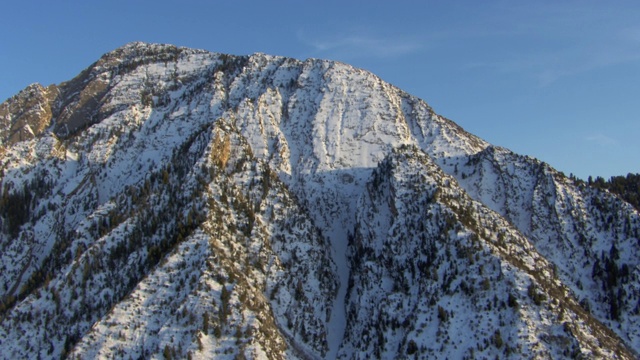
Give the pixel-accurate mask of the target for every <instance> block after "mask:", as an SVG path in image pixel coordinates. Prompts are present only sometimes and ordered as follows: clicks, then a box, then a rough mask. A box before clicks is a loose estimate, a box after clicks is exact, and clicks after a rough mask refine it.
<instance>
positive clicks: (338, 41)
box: [298, 31, 423, 60]
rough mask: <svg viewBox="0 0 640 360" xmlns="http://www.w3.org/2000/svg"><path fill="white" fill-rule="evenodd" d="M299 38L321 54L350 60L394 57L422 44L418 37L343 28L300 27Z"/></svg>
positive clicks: (414, 49)
mask: <svg viewBox="0 0 640 360" xmlns="http://www.w3.org/2000/svg"><path fill="white" fill-rule="evenodd" d="M298 39H299V40H300V41H301V42H303V43H305V44H306V45H307V46H310V47H311V48H312V49H313V51H314V52H315V53H316V54H318V55H321V56H323V57H329V58H340V59H347V60H348V59H354V58H361V57H375V58H394V57H400V56H404V55H407V54H411V53H414V52H416V51H419V50H421V49H422V48H423V44H422V43H421V42H419V41H417V40H416V39H411V38H408V37H401V36H389V35H379V34H374V33H368V32H363V31H344V32H342V33H335V34H330V35H313V36H310V35H308V34H306V33H305V32H303V31H299V32H298Z"/></svg>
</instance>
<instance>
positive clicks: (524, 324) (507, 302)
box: [0, 43, 640, 358]
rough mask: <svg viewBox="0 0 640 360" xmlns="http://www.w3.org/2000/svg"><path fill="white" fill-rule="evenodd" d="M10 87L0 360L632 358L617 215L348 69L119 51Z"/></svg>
mask: <svg viewBox="0 0 640 360" xmlns="http://www.w3.org/2000/svg"><path fill="white" fill-rule="evenodd" d="M28 89H30V90H25V91H23V92H21V93H19V94H18V95H16V96H14V97H12V98H11V99H9V100H7V102H5V103H3V104H1V105H0V124H2V133H1V134H0V135H1V139H2V160H1V163H0V166H1V168H2V188H3V194H2V195H3V196H2V202H1V203H0V209H1V210H2V211H1V212H0V215H1V216H2V228H3V231H2V234H1V238H0V239H1V244H0V245H1V246H2V249H3V252H2V255H1V256H2V260H1V263H0V264H1V265H0V266H2V269H1V270H2V271H1V272H2V274H3V275H2V278H1V280H2V283H1V284H0V291H1V293H0V296H1V297H2V312H1V314H2V315H1V316H2V320H1V321H2V327H1V328H0V339H3V341H2V344H3V345H1V347H2V348H3V353H6V354H12V355H13V356H16V357H26V355H28V354H31V355H33V354H35V353H37V354H38V355H39V356H43V357H60V356H78V357H87V356H89V357H109V356H114V355H116V356H123V357H124V356H126V355H127V354H128V355H129V356H132V357H160V356H164V357H165V358H167V357H171V356H174V357H175V356H177V357H187V356H191V357H195V358H206V357H211V356H219V357H223V356H228V357H234V356H245V357H251V358H336V357H338V358H357V357H359V356H366V357H370V356H378V357H379V356H384V357H409V356H422V357H442V358H444V357H446V356H455V357H468V358H473V357H481V356H490V357H495V356H506V357H517V356H522V355H525V354H532V356H534V357H539V358H544V357H549V356H557V357H570V356H576V355H578V354H580V353H582V354H583V355H584V356H592V357H605V356H606V357H619V358H634V357H636V356H637V351H638V350H639V349H640V333H638V330H637V329H638V328H640V326H638V325H640V324H639V323H638V320H639V319H638V315H639V314H640V277H639V276H640V267H639V264H640V260H639V258H638V254H639V252H638V251H637V250H639V249H638V247H640V240H639V239H640V217H639V215H638V212H637V211H636V210H635V209H633V208H632V207H631V206H630V205H628V204H625V203H624V202H623V201H621V200H620V199H618V198H617V197H614V196H612V195H609V194H608V193H606V192H602V191H599V190H597V189H593V188H591V187H588V186H584V185H582V186H580V185H576V184H574V183H573V182H572V181H570V180H569V179H567V178H566V177H564V176H563V175H562V174H561V173H559V172H557V171H556V170H554V169H552V168H551V167H549V166H548V165H547V164H545V163H543V162H540V161H538V160H536V159H533V158H530V157H525V156H521V155H517V154H514V153H512V152H510V151H509V150H507V149H504V148H500V147H496V146H493V145H491V144H488V143H487V142H485V141H484V140H482V139H480V138H478V137H476V136H474V135H472V134H469V133H467V132H466V131H464V130H463V129H462V128H461V127H459V126H458V125H457V124H455V123H454V122H452V121H450V120H448V119H445V118H443V117H441V116H439V115H437V114H435V112H434V111H433V109H432V108H431V107H429V106H428V105H427V104H426V103H425V102H424V101H422V100H420V99H418V98H416V97H413V96H411V95H409V94H407V93H406V92H404V91H402V90H400V89H398V88H396V87H394V86H392V85H389V84H387V83H385V82H383V81H382V80H381V79H380V78H378V77H377V76H375V75H373V74H370V73H368V72H366V71H364V70H360V69H355V68H353V67H351V66H349V65H347V64H343V63H338V62H331V61H327V60H319V59H308V60H305V61H300V60H295V59H289V58H285V57H277V56H270V55H266V54H260V53H257V54H254V55H250V56H231V55H224V54H217V53H210V52H207V51H204V50H193V49H187V48H178V47H175V46H172V45H158V44H145V43H131V44H127V45H125V46H124V47H122V48H119V49H116V50H114V51H112V52H109V53H107V54H105V55H104V56H102V57H101V58H100V59H99V60H98V61H97V62H95V63H94V64H92V65H91V66H90V67H89V68H87V69H86V70H84V71H83V72H81V73H80V75H78V76H77V77H76V78H74V79H72V80H71V81H69V82H66V83H62V84H60V85H54V86H50V87H48V88H44V87H42V86H31V87H29V88H28ZM53 95H55V96H53ZM25 108H26V109H27V111H24V109H25ZM47 109H48V110H47ZM34 114H35V115H34ZM27 127H29V129H31V131H30V132H29V131H26V130H23V129H26V128H27ZM33 129H36V130H35V131H34V130H33ZM391 164H396V165H393V166H391ZM390 166H391V167H392V168H394V169H397V170H394V171H395V172H392V173H390V172H389V171H391V168H390ZM394 166H395V167H394ZM415 169H422V170H421V171H418V172H416V170H415ZM392 174H393V176H395V177H396V178H395V179H393V178H392V177H393V176H392ZM398 174H400V175H398ZM390 176H392V177H390ZM383 184H387V185H384V186H383ZM427 184H431V185H429V186H427ZM380 186H382V187H383V188H385V189H387V190H384V195H376V193H377V191H378V189H379V188H380ZM407 194H413V195H407ZM443 194H445V195H443ZM380 196H382V197H380ZM419 199H423V200H420V201H422V202H419V201H418V202H415V201H417V200H419ZM380 201H382V202H380ZM381 209H383V210H381ZM384 209H386V210H384ZM401 214H402V216H400V215H401ZM418 214H424V217H422V216H418ZM429 214H431V215H429ZM427 216H430V217H427ZM378 222H379V223H378ZM385 224H387V225H385ZM393 224H404V225H403V226H402V227H398V226H396V227H394V226H393ZM365 230H366V231H365ZM401 234H403V235H401ZM365 239H366V240H367V241H365ZM434 241H435V242H434ZM421 244H422V245H421ZM398 248H400V249H404V250H405V251H404V252H398V250H397V249H398ZM380 249H387V250H386V251H385V252H382V253H381V252H380ZM372 254H375V256H372ZM408 254H415V255H416V258H408V257H407V255H408ZM453 254H456V255H455V257H454V256H453ZM514 254H515V255H514ZM527 259H528V260H527ZM182 264H184V265H182ZM435 265H438V266H435ZM481 265H483V266H487V267H488V268H490V269H491V270H487V271H488V273H489V274H490V275H489V277H488V279H489V280H488V281H489V283H488V284H487V278H483V279H480V278H479V277H476V276H472V275H468V274H467V275H461V274H465V271H464V269H473V271H476V272H477V271H479V269H481V268H483V267H481ZM409 269H413V270H409ZM418 269H420V270H419V271H421V273H423V274H426V275H427V276H426V277H424V278H422V279H420V278H416V276H415V274H416V273H417V271H418ZM460 269H462V270H460ZM434 271H435V275H434ZM191 274H194V276H191ZM195 274H199V275H195ZM399 274H400V275H399ZM505 274H509V275H505ZM118 284H120V285H118ZM122 284H124V286H123V285H122ZM558 284H559V285H558ZM529 289H531V290H529ZM158 291H160V292H163V293H164V294H165V297H166V296H171V297H172V298H175V299H174V300H173V301H171V302H170V303H169V304H167V303H166V300H164V299H163V298H162V296H157V295H154V294H155V293H156V292H158ZM505 291H506V292H507V293H508V294H509V296H507V297H505V298H498V295H499V294H504V292H505ZM363 294H367V296H363ZM491 295H495V297H494V298H492V297H491ZM425 296H428V297H429V298H430V300H429V301H427V302H423V301H422V300H420V298H422V297H425ZM494 299H495V300H494ZM445 300H447V301H448V302H447V301H445ZM485 300H486V301H488V302H489V303H490V306H489V307H487V306H486V305H485V306H480V305H478V304H477V302H478V301H485ZM372 303H373V304H385V303H386V304H387V305H389V306H391V305H393V306H396V308H395V310H394V311H391V310H388V309H387V310H385V309H382V308H376V307H371V306H370V305H366V306H364V305H362V304H372ZM142 304H146V306H147V307H149V308H150V309H151V308H154V309H157V310H156V312H155V313H154V312H152V311H150V312H145V311H142V312H141V309H142V307H141V306H142ZM357 304H361V305H357ZM399 304H402V305H401V306H402V307H401V308H397V306H399ZM406 304H412V305H411V306H412V307H413V309H414V313H415V314H418V315H410V314H408V313H406V310H403V309H404V308H405V306H407V305H406ZM516 304H517V305H516ZM503 305H504V306H503ZM354 306H355V308H354ZM163 308H164V309H168V310H170V311H169V312H166V311H163V310H161V309H163ZM63 309H64V310H63ZM132 309H138V310H132ZM354 309H359V310H357V311H356V310H354ZM440 309H442V310H440ZM461 309H472V312H471V314H476V315H478V316H479V314H480V313H486V314H489V315H487V316H486V317H484V316H483V317H482V318H477V319H475V320H474V319H472V318H471V317H465V316H457V315H456V314H458V313H459V312H460V311H461ZM530 309H544V310H540V311H541V312H540V314H538V315H536V314H535V313H534V312H531V311H529V310H530ZM354 311H355V313H354ZM29 314H31V315H29ZM34 314H36V318H39V319H40V320H34V319H33V315H34ZM403 314H405V315H403ZM400 316H406V317H404V318H402V319H400V318H399V317H400ZM43 318H44V319H46V321H45V322H44V325H42V319H43ZM452 319H456V320H452ZM457 319H462V320H457ZM562 319H570V320H562ZM38 321H40V322H38ZM131 323H136V324H138V325H136V326H130V324H131ZM547 323H550V324H552V325H553V326H551V327H548V326H543V324H547ZM565 323H566V324H567V325H564V324H565ZM37 324H40V325H37ZM365 325H366V326H365ZM400 325H402V326H400ZM469 328H471V329H475V331H474V332H473V335H472V336H468V337H466V338H460V337H457V335H455V336H454V334H458V333H464V331H467V330H468V329H469ZM19 329H20V330H19ZM488 329H492V331H493V332H491V333H490V334H489V335H487V336H484V335H483V336H481V334H483V332H485V331H489V330H488ZM419 330H421V331H419ZM498 330H499V331H498ZM21 332H22V333H28V334H30V335H31V336H30V337H29V338H27V339H25V338H23V337H19V336H18V334H19V333H21ZM363 333H367V334H369V335H367V336H366V337H364V338H363V337H362V336H361V335H362V334H363ZM423 333H428V334H431V335H429V337H426V335H422V334H423ZM434 338H435V339H436V344H437V345H439V346H440V348H437V349H436V348H432V347H431V346H430V345H429V344H426V343H424V341H425V339H434ZM366 339H369V340H366ZM452 339H453V340H452ZM362 340H365V341H364V342H363V341H362ZM34 341H39V342H40V343H41V344H45V345H38V343H37V342H36V343H34ZM232 344H235V345H233V346H232ZM536 344H537V345H536ZM569 345H570V348H567V346H569Z"/></svg>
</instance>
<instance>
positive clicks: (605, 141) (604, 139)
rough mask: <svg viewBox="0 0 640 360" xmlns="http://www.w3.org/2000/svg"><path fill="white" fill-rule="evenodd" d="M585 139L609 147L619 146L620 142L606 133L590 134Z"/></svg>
mask: <svg viewBox="0 0 640 360" xmlns="http://www.w3.org/2000/svg"><path fill="white" fill-rule="evenodd" d="M585 140H586V141H588V142H590V143H593V144H596V145H599V146H607V147H609V146H618V145H619V144H620V143H619V142H618V140H616V139H614V138H612V137H610V136H607V135H604V134H594V135H590V136H587V137H586V138H585Z"/></svg>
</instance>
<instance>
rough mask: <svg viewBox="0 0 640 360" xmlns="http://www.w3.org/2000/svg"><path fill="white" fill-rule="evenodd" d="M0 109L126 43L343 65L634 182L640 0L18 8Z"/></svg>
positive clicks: (492, 136)
mask: <svg viewBox="0 0 640 360" xmlns="http://www.w3.org/2000/svg"><path fill="white" fill-rule="evenodd" d="M2 12H3V17H2V18H3V19H2V21H0V32H1V33H2V34H3V35H2V38H1V39H0V69H1V70H0V101H3V100H4V99H7V98H8V97H10V96H12V95H13V94H15V93H16V92H18V91H19V90H21V89H22V88H24V87H25V86H27V85H29V84H30V83H34V82H39V83H42V84H44V85H48V84H51V83H60V82H62V81H65V80H69V79H71V78H72V77H73V76H75V75H77V74H78V73H79V72H80V71H81V70H82V69H84V68H85V67H87V66H88V65H90V64H91V63H92V62H94V61H95V60H97V59H98V58H99V57H100V56H101V55H102V54H104V53H105V52H108V51H110V50H113V49H115V48H117V47H119V46H121V45H123V44H125V43H127V42H131V41H147V42H158V43H171V44H175V45H179V46H188V47H195V48H201V49H206V50H210V51H215V52H224V53H230V54H237V55H244V54H251V53H254V52H264V53H269V54H274V55H284V56H291V57H295V58H299V59H306V58H309V57H315V58H326V59H333V60H339V61H343V62H346V63H349V64H352V65H354V66H356V67H360V68H363V69H366V70H369V71H371V72H373V73H375V74H377V75H378V76H380V77H381V78H382V79H384V80H386V81H387V82H390V83H392V84H394V85H396V86H398V87H400V88H402V89H404V90H406V91H408V92H410V93H412V94H414V95H416V96H418V97H420V98H422V99H424V100H425V101H427V103H429V104H430V105H431V106H432V107H433V108H434V109H435V111H436V112H437V113H439V114H441V115H443V116H445V117H447V118H450V119H452V120H454V121H455V122H457V123H458V124H460V125H461V126H463V127H464V128H465V129H467V130H468V131H470V132H472V133H474V134H476V135H478V136H480V137H482V138H484V139H485V140H487V141H489V142H491V143H493V144H495V145H500V146H504V147H507V148H509V149H511V150H513V151H515V152H517V153H521V154H525V155H530V156H534V157H537V158H539V159H541V160H544V161H546V162H548V163H550V164H551V165H552V166H554V167H555V168H557V169H559V170H561V171H564V172H565V173H566V174H567V175H568V174H570V173H573V174H575V175H576V176H578V177H581V178H586V177H587V176H588V175H594V176H603V177H605V178H608V177H609V176H612V175H625V174H627V173H628V172H635V173H640V141H639V137H640V115H639V111H638V107H639V105H640V101H639V100H638V95H640V3H639V2H637V1H615V2H605V1H589V0H585V1H393V2H392V1H347V0H342V1H247V0H245V1H242V0H239V1H190V0H183V1H175V2H170V1H162V0H157V1H135V0H130V1H101V2H97V1H58V2H54V1H28V0H25V1H20V2H18V1H14V2H11V3H8V2H7V3H5V4H3V7H2Z"/></svg>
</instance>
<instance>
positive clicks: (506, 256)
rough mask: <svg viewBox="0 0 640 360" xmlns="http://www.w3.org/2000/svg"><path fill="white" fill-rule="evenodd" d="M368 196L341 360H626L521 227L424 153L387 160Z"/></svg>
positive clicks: (355, 249) (407, 150)
mask: <svg viewBox="0 0 640 360" xmlns="http://www.w3.org/2000/svg"><path fill="white" fill-rule="evenodd" d="M366 188H367V191H366V193H365V196H363V197H362V199H361V200H360V203H359V206H358V208H359V211H358V215H357V223H356V227H355V230H354V234H353V235H352V237H351V242H350V250H351V251H350V259H351V263H352V264H354V267H353V269H352V275H351V277H350V280H349V301H348V311H347V313H348V317H349V318H348V319H349V321H348V324H349V327H348V329H347V333H346V336H345V343H344V345H343V348H342V352H341V354H340V358H354V357H355V358H357V357H359V356H357V355H354V354H374V356H375V357H379V358H403V357H407V356H410V355H411V356H416V357H419V358H423V357H426V358H431V357H441V358H457V359H461V358H474V357H484V358H494V357H502V356H506V357H510V356H512V357H516V358H518V357H522V356H530V357H533V358H560V357H576V356H579V355H580V354H582V355H580V356H595V357H606V358H613V357H615V356H623V357H625V356H626V357H629V358H631V357H632V355H631V354H630V353H628V352H627V350H626V349H625V347H624V345H623V344H622V343H621V342H620V341H619V340H618V339H617V338H616V336H615V335H614V333H613V332H611V330H609V329H607V328H606V327H604V326H603V325H602V324H600V323H599V322H598V321H597V320H595V319H594V318H592V317H591V316H590V315H589V314H588V313H587V312H586V311H585V310H584V309H582V307H581V306H580V305H579V304H578V301H577V300H576V299H575V298H574V297H573V295H572V294H571V291H570V290H569V289H568V288H566V287H565V286H564V285H562V283H561V282H560V281H559V280H558V279H557V277H556V275H555V273H554V268H553V266H552V264H551V263H550V262H548V261H547V260H545V259H544V258H543V257H542V256H541V255H540V254H539V253H538V252H537V251H536V250H535V249H534V248H533V247H532V246H531V244H530V243H529V242H528V240H527V239H526V238H525V237H524V236H523V235H522V234H521V233H520V232H519V231H518V230H517V229H515V228H513V227H512V226H511V225H510V224H509V223H508V222H506V221H505V220H504V219H503V218H502V217H501V216H500V215H499V214H497V213H495V212H493V211H491V210H489V209H487V208H486V207H485V206H484V205H482V204H480V203H478V202H475V201H472V200H471V199H470V198H469V197H468V195H466V193H465V192H464V190H462V189H461V188H460V187H459V186H458V184H457V182H456V180H455V179H454V178H452V177H450V176H448V175H446V174H444V173H443V172H442V170H441V169H440V168H439V167H438V166H437V165H436V164H435V163H434V162H433V160H432V159H431V158H429V157H428V156H427V155H426V154H424V153H423V152H422V151H420V150H419V149H417V148H414V147H403V148H401V149H399V150H397V151H394V152H393V153H392V154H391V155H389V157H388V158H387V159H385V161H383V162H382V163H381V164H380V166H379V167H378V168H377V169H376V171H375V172H374V175H373V176H372V178H371V180H370V182H368V183H367V187H366ZM603 343H604V344H605V345H604V346H603Z"/></svg>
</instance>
